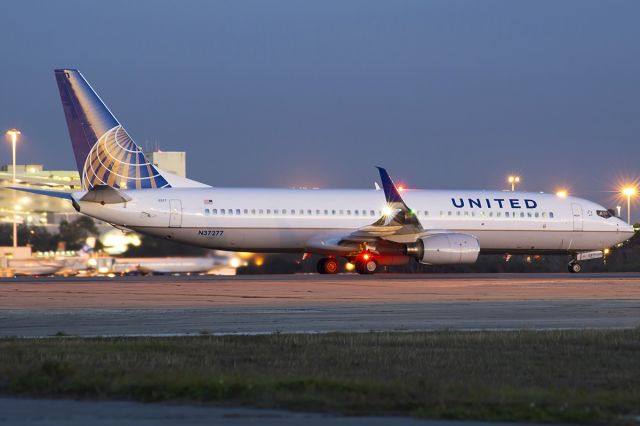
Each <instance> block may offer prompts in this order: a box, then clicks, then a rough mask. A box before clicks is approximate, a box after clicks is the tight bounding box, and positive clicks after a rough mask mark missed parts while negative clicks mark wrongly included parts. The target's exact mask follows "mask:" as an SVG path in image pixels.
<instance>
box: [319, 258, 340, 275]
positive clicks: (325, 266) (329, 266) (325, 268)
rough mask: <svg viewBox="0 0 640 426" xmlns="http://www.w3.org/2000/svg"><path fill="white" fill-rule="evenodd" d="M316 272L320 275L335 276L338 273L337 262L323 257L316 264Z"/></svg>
mask: <svg viewBox="0 0 640 426" xmlns="http://www.w3.org/2000/svg"><path fill="white" fill-rule="evenodd" d="M318 272H319V273H321V274H335V273H337V272H338V261H337V260H335V259H334V258H333V257H325V258H322V259H320V261H319V262H318Z"/></svg>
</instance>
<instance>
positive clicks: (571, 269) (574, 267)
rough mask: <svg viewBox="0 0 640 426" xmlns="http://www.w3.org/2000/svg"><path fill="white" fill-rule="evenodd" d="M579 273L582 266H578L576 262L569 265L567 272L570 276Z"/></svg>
mask: <svg viewBox="0 0 640 426" xmlns="http://www.w3.org/2000/svg"><path fill="white" fill-rule="evenodd" d="M580 271H582V266H580V264H579V263H578V262H571V263H569V272H571V273H572V274H577V273H578V272H580Z"/></svg>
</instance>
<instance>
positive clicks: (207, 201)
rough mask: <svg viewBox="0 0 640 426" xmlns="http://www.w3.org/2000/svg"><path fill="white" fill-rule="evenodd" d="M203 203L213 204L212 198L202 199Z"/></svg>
mask: <svg viewBox="0 0 640 426" xmlns="http://www.w3.org/2000/svg"><path fill="white" fill-rule="evenodd" d="M204 203H205V204H207V205H209V204H213V200H204Z"/></svg>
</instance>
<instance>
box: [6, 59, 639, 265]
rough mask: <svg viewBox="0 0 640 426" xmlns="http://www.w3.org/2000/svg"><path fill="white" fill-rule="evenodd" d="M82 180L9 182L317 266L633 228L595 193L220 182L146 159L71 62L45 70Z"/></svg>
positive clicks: (109, 213) (109, 218)
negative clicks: (67, 184) (68, 184)
mask: <svg viewBox="0 0 640 426" xmlns="http://www.w3.org/2000/svg"><path fill="white" fill-rule="evenodd" d="M55 76H56V80H57V83H58V88H59V90H60V97H61V99H62V106H63V109H64V113H65V117H66V121H67V126H68V128H69V135H70V137H71V143H72V146H73V150H74V153H75V159H76V163H77V166H78V170H79V172H80V176H81V181H82V186H83V188H82V191H79V192H73V193H59V192H55V191H42V190H35V189H29V188H15V189H20V190H23V191H29V192H33V193H37V194H43V195H49V196H55V197H62V198H66V199H68V200H70V201H71V202H72V203H73V206H74V207H75V209H76V210H77V211H78V212H80V213H83V214H86V215H89V216H91V217H94V218H97V219H100V220H103V221H106V222H109V223H111V224H113V225H114V226H116V227H118V228H122V229H128V230H133V231H136V232H140V233H143V234H148V235H153V236H156V237H161V238H167V239H170V240H173V241H178V242H181V243H185V244H192V245H196V246H201V247H208V248H212V249H220V250H232V251H251V252H299V253H312V254H319V255H322V256H325V257H323V258H322V259H321V260H320V261H319V263H318V271H319V272H320V273H325V274H331V273H336V272H337V271H338V269H339V267H338V262H337V260H336V258H338V257H342V258H346V259H348V260H349V261H351V262H354V263H355V265H356V270H357V271H358V272H359V273H362V274H367V273H373V272H375V271H376V270H377V269H378V267H379V266H383V265H400V264H405V263H407V262H409V261H410V260H411V259H416V260H417V261H418V262H421V263H424V264H432V265H440V264H465V263H474V262H475V261H476V259H477V258H478V255H479V254H480V253H500V254H570V255H572V260H571V262H570V263H569V270H570V271H571V272H579V271H580V263H579V261H580V260H583V259H589V258H597V257H602V253H603V250H604V249H606V248H608V247H611V246H614V245H616V244H618V243H621V242H623V241H625V240H627V239H628V238H629V237H630V236H631V235H632V234H633V228H632V227H631V226H629V225H627V224H626V223H625V222H623V221H621V220H620V219H619V218H617V217H615V216H614V215H613V214H612V213H611V212H610V211H609V210H607V209H606V208H604V207H602V206H601V205H598V204H596V203H594V202H591V201H587V200H585V199H581V198H576V197H570V196H567V197H558V196H556V195H552V194H542V193H528V192H500V191H449V190H446V191H445V190H406V191H399V190H398V188H397V187H396V185H395V184H394V183H393V181H392V179H391V178H390V177H389V175H388V174H387V172H386V171H385V170H384V169H382V168H379V172H380V178H381V184H382V189H371V190H364V189H350V190H340V189H331V190H322V189H318V190H302V189H224V188H216V187H211V186H208V185H205V184H202V183H199V182H196V181H193V180H190V179H186V178H182V177H179V176H175V175H172V174H170V173H167V172H165V171H162V170H160V169H158V168H157V167H156V166H154V165H153V164H151V163H150V162H149V161H148V159H147V157H146V156H145V154H144V153H143V151H142V150H141V149H140V147H139V146H138V145H136V144H135V142H134V141H133V140H132V139H131V137H130V136H129V134H128V133H127V131H126V130H125V129H124V127H123V126H122V125H121V124H120V122H119V121H118V120H117V119H116V118H115V116H114V115H113V114H112V113H111V111H110V110H109V109H108V108H107V106H106V105H105V104H104V103H103V102H102V100H101V99H100V97H99V96H98V95H97V94H96V92H95V91H94V90H93V89H92V87H91V86H90V85H89V83H88V82H87V81H86V80H85V78H84V77H83V76H82V74H81V73H80V72H79V71H78V70H74V69H61V70H56V71H55Z"/></svg>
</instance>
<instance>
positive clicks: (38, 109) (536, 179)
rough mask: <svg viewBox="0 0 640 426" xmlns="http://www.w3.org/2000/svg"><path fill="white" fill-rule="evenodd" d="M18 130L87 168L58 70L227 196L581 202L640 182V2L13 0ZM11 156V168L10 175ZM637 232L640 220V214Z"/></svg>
mask: <svg viewBox="0 0 640 426" xmlns="http://www.w3.org/2000/svg"><path fill="white" fill-rule="evenodd" d="M1 10H2V35H1V36H0V47H1V49H0V64H1V70H2V71H1V73H2V79H0V95H1V96H0V127H2V128H3V129H8V128H10V127H18V128H19V129H20V130H22V132H23V138H22V142H21V144H20V146H19V151H18V162H19V163H25V162H32V163H44V164H45V166H46V168H48V169H72V168H75V162H74V159H73V154H72V151H71V144H70V142H69V136H68V133H67V128H66V124H65V121H64V115H63V112H62V108H61V105H60V100H59V96H58V89H57V87H56V84H55V79H54V75H53V69H54V68H62V67H69V68H78V69H80V70H81V71H82V73H83V74H84V76H85V77H86V78H87V79H88V80H89V82H90V83H91V84H92V85H93V87H94V88H95V89H96V90H97V92H98V93H99V94H100V96H101V97H102V99H103V100H104V101H105V102H106V103H107V104H108V106H109V107H110V109H111V110H112V111H113V113H114V114H115V115H116V117H117V118H118V119H119V120H120V122H121V123H122V124H124V126H125V127H126V128H127V130H128V131H129V133H130V134H131V136H132V137H133V138H134V140H135V141H136V142H137V143H138V144H139V145H141V146H143V147H145V146H146V147H148V148H152V147H155V146H156V144H157V145H158V146H159V147H160V148H161V149H163V150H185V151H186V152H187V166H188V175H189V177H191V178H193V179H196V180H200V181H203V182H206V183H209V184H211V185H214V186H269V187H273V186H283V187H291V186H319V187H356V188H358V187H359V188H368V187H373V181H374V180H376V179H377V174H376V170H375V169H374V166H375V165H383V166H385V167H387V168H388V169H389V171H390V173H391V174H392V175H393V176H394V177H396V179H397V180H399V181H404V182H406V183H407V184H408V186H410V187H416V188H478V189H494V188H499V189H503V188H505V187H506V176H507V175H508V174H509V173H511V172H517V173H518V174H520V175H521V176H522V177H523V185H522V188H523V189H526V190H532V191H554V190H555V189H556V188H557V187H559V186H568V187H569V188H571V192H572V193H574V194H576V195H578V196H583V197H585V198H589V199H593V200H595V201H599V202H601V203H603V204H605V205H606V206H607V207H612V206H615V201H613V200H614V198H613V194H612V193H611V192H607V191H612V190H613V189H614V187H615V184H616V182H617V181H619V180H620V179H621V178H623V177H627V178H636V177H638V176H640V164H639V163H640V24H639V21H640V2H638V1H584V0H580V1H555V0H554V1H511V0H505V1H478V0H469V1H451V0H446V1H426V0H422V1H371V0H365V1H344V0H340V1H315V2H311V1H264V0H260V1H173V2H169V1H131V0H127V1H114V0H110V1H101V2H97V1H94V2H91V1H80V0H78V1H67V0H58V1H22V0H21V1H7V2H3V4H2V6H1ZM10 161H11V157H10V144H9V143H4V144H2V145H0V163H2V164H6V163H10ZM636 216H638V215H636Z"/></svg>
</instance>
